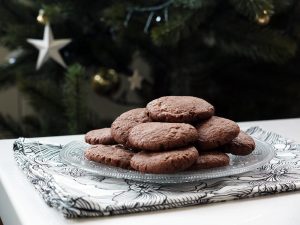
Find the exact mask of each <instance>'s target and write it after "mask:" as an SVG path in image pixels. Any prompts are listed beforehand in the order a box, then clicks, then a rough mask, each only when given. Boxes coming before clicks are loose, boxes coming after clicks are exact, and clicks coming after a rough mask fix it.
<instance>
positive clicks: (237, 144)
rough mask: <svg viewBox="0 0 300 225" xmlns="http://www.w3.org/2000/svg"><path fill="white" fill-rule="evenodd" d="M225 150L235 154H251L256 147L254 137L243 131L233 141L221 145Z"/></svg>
mask: <svg viewBox="0 0 300 225" xmlns="http://www.w3.org/2000/svg"><path fill="white" fill-rule="evenodd" d="M221 149H222V151H223V152H227V153H231V154H233V155H249V154H250V153H251V152H253V150H254V149H255V142H254V140H253V138H252V137H251V136H250V135H248V134H246V133H245V132H243V131H240V133H239V135H238V136H237V137H236V138H234V139H233V140H232V141H231V142H229V143H228V144H226V145H224V146H222V147H221Z"/></svg>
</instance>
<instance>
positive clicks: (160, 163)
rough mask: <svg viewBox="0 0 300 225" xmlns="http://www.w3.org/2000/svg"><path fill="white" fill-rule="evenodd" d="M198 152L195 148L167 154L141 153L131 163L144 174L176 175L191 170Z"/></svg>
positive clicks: (172, 151) (177, 150) (184, 148)
mask: <svg viewBox="0 0 300 225" xmlns="http://www.w3.org/2000/svg"><path fill="white" fill-rule="evenodd" d="M197 158H198V151H197V149H196V148H194V147H183V148H179V149H176V150H171V151H166V152H153V153H149V152H144V151H142V152H139V153H137V154H135V155H134V156H133V157H132V158H131V161H130V165H131V167H132V168H134V169H135V170H138V171H141V172H144V173H175V172H179V171H183V170H185V169H187V168H189V167H190V166H191V165H192V164H194V163H195V162H196V160H197Z"/></svg>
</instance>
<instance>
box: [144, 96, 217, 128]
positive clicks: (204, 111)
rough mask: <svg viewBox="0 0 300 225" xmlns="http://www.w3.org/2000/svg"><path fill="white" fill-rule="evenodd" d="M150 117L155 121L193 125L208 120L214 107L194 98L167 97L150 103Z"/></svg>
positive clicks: (148, 108)
mask: <svg viewBox="0 0 300 225" xmlns="http://www.w3.org/2000/svg"><path fill="white" fill-rule="evenodd" d="M146 108H147V110H148V111H149V116H150V117H151V118H152V119H153V120H154V121H160V122H177V123H191V122H195V121H198V120H201V119H208V118H210V117H211V116H212V115H213V114H214V107H213V106H212V105H211V104H209V103H208V102H207V101H205V100H203V99H201V98H196V97H192V96H165V97H161V98H158V99H155V100H153V101H151V102H149V103H148V105H147V107H146Z"/></svg>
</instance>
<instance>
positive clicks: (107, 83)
mask: <svg viewBox="0 0 300 225" xmlns="http://www.w3.org/2000/svg"><path fill="white" fill-rule="evenodd" d="M92 87H93V90H94V91H95V92H96V93H97V94H98V95H113V94H114V93H116V91H117V90H118V89H119V87H120V75H119V74H118V73H117V72H116V71H115V70H114V69H108V68H101V69H100V70H99V71H98V72H97V73H96V74H95V75H94V76H93V77H92Z"/></svg>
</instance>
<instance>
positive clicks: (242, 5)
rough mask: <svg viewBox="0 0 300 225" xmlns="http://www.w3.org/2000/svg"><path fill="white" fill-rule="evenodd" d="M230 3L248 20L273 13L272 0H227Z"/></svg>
mask: <svg viewBox="0 0 300 225" xmlns="http://www.w3.org/2000/svg"><path fill="white" fill-rule="evenodd" d="M229 2H230V3H231V5H232V6H233V7H234V8H235V9H236V11H237V12H239V13H240V14H242V15H245V16H247V17H248V18H249V19H250V20H255V19H256V18H257V17H259V16H262V15H264V14H266V13H267V14H268V15H270V16H271V15H273V14H274V5H273V0H229Z"/></svg>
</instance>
